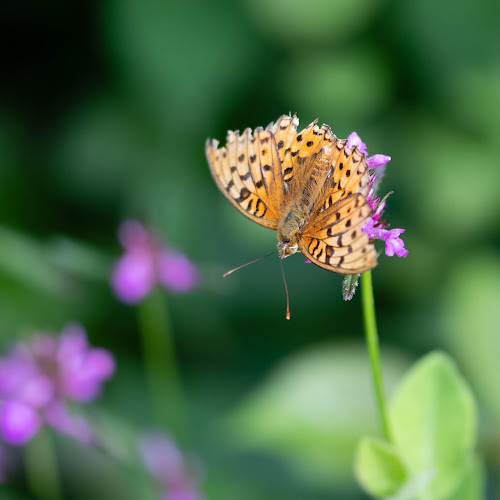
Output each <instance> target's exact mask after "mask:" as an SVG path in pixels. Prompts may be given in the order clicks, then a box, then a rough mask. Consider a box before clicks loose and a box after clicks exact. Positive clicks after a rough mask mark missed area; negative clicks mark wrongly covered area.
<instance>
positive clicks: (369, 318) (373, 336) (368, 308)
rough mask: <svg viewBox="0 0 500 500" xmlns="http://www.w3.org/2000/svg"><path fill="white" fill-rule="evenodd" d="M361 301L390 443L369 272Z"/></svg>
mask: <svg viewBox="0 0 500 500" xmlns="http://www.w3.org/2000/svg"><path fill="white" fill-rule="evenodd" d="M361 301H362V303H363V318H364V324H365V337H366V343H367V346H368V353H369V355H370V364H371V368H372V375H373V384H374V387H375V395H376V398H377V404H378V411H379V413H380V420H381V422H382V428H383V432H384V436H385V438H386V439H387V440H388V441H389V442H390V441H391V439H392V436H391V428H390V425H389V416H388V413H387V406H386V404H385V399H384V388H383V382H382V371H381V369H380V352H379V345H378V335H377V321H376V319H375V301H374V300H373V285H372V273H371V271H367V272H366V273H363V274H362V275H361Z"/></svg>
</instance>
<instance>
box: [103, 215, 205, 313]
mask: <svg viewBox="0 0 500 500" xmlns="http://www.w3.org/2000/svg"><path fill="white" fill-rule="evenodd" d="M118 238H119V240H120V242H121V244H122V246H123V249H124V250H125V253H124V254H123V256H122V257H121V258H120V259H119V260H118V262H117V263H116V265H115V267H114V269H113V272H112V275H111V286H112V288H113V290H114V292H115V295H116V296H117V297H118V299H120V300H121V301H122V302H125V303H127V304H135V303H137V302H140V301H141V300H142V299H143V298H144V297H146V296H147V295H148V294H149V293H150V292H151V290H152V289H153V288H154V287H155V286H156V285H161V286H163V287H164V288H166V289H168V290H171V291H173V292H177V293H186V292H189V291H190V290H192V289H193V288H195V287H196V286H197V285H198V283H199V272H198V269H197V268H196V267H195V266H194V264H192V262H191V261H190V260H189V259H188V258H187V257H186V256H185V255H183V254H181V253H179V252H175V251H173V250H171V249H170V248H167V247H166V246H165V245H161V244H160V243H159V242H158V241H157V240H156V239H155V238H154V237H153V236H152V235H151V234H150V233H149V232H148V231H147V230H146V229H145V228H144V226H142V224H141V223H140V222H138V221H135V220H127V221H125V222H124V223H123V224H122V225H121V226H120V228H119V230H118Z"/></svg>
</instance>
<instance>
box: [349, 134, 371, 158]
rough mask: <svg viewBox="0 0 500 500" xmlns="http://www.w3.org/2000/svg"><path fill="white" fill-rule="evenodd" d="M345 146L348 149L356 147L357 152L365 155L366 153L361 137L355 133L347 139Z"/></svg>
mask: <svg viewBox="0 0 500 500" xmlns="http://www.w3.org/2000/svg"><path fill="white" fill-rule="evenodd" d="M346 146H347V147H348V148H352V147H354V146H356V148H358V151H359V152H360V153H363V154H365V155H366V154H367V152H366V144H365V143H364V142H363V141H362V140H361V137H359V135H358V134H357V133H356V132H352V133H351V134H350V135H349V137H348V138H347V142H346Z"/></svg>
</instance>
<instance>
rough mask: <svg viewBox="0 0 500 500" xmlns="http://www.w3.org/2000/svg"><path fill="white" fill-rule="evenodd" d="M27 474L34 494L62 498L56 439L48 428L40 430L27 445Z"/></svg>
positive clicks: (43, 499) (46, 498)
mask: <svg viewBox="0 0 500 500" xmlns="http://www.w3.org/2000/svg"><path fill="white" fill-rule="evenodd" d="M24 460H25V465H26V476H27V480H28V484H29V487H30V489H31V492H32V493H33V496H34V497H35V498H38V499H40V500H61V499H62V492H61V483H60V478H59V472H58V465H57V456H56V452H55V449H54V441H53V439H52V436H51V435H50V433H49V431H48V430H46V429H45V430H42V431H41V432H39V433H38V434H37V435H36V436H35V437H34V438H33V439H32V440H31V441H30V442H29V443H28V444H27V445H26V447H25V450H24Z"/></svg>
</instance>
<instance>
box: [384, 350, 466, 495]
mask: <svg viewBox="0 0 500 500" xmlns="http://www.w3.org/2000/svg"><path fill="white" fill-rule="evenodd" d="M390 420H391V425H392V432H393V441H394V444H395V445H396V447H397V448H398V449H399V450H400V452H401V454H402V455H403V457H404V460H405V462H406V463H407V464H408V466H409V468H410V470H411V471H412V475H413V476H415V477H429V478H430V479H429V481H428V484H427V485H426V486H425V487H424V489H423V491H422V492H421V495H420V496H419V498H422V499H424V498H425V499H426V500H429V499H441V498H445V497H446V496H447V495H449V494H450V493H451V492H452V491H453V489H454V488H456V486H457V484H458V482H459V481H460V479H461V478H462V477H463V474H464V471H465V470H466V468H467V463H468V460H469V455H470V452H471V450H472V448H473V445H474V442H475V437H476V409H475V403H474V399H473V396H472V394H471V391H470V390H469V387H468V386H467V384H466V382H465V380H464V379H463V378H462V377H461V375H460V374H459V373H458V371H457V368H456V366H455V364H454V363H453V361H452V360H451V359H450V358H449V357H448V356H447V355H445V354H443V353H438V352H436V353H432V354H429V355H428V356H426V357H425V358H424V359H422V360H421V361H419V362H418V363H417V364H416V365H415V366H414V367H413V368H412V370H411V371H410V372H409V373H408V374H407V375H406V376H405V378H404V380H403V381H402V383H401V385H400V387H399V388H398V391H397V392H396V394H395V397H394V398H393V400H392V403H391V407H390Z"/></svg>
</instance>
